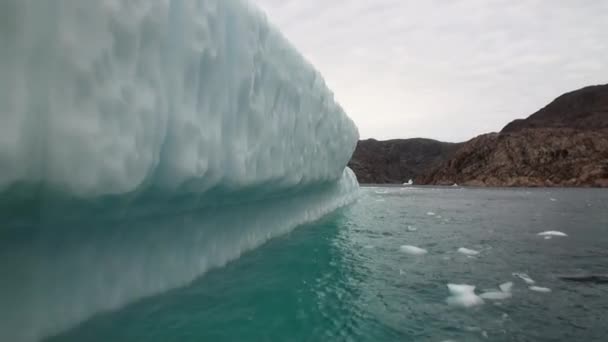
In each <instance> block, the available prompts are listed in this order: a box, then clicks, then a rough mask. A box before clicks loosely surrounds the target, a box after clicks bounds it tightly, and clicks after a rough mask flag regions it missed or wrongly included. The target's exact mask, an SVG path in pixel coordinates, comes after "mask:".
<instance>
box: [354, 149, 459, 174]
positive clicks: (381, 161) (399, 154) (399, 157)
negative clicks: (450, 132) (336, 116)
mask: <svg viewBox="0 0 608 342" xmlns="http://www.w3.org/2000/svg"><path fill="white" fill-rule="evenodd" d="M459 146H460V144H452V143H445V142H441V141H436V140H431V139H421V138H417V139H404V140H387V141H378V140H374V139H369V140H361V141H359V143H358V144H357V148H356V150H355V153H354V154H353V157H352V159H351V161H350V163H349V164H348V166H349V167H350V168H351V169H352V170H353V171H354V172H355V174H356V175H357V178H358V180H359V182H360V183H363V184H365V183H368V184H369V183H375V184H384V183H395V184H401V183H404V182H407V181H408V180H410V179H413V180H415V179H417V178H418V177H419V176H421V175H424V174H427V173H429V172H431V171H432V170H434V169H435V168H436V167H437V166H439V165H441V164H442V163H443V162H444V161H446V160H448V159H449V158H450V157H451V156H452V155H453V154H454V152H455V151H456V150H457V149H458V147H459Z"/></svg>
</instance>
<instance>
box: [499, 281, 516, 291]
mask: <svg viewBox="0 0 608 342" xmlns="http://www.w3.org/2000/svg"><path fill="white" fill-rule="evenodd" d="M498 288H500V291H502V292H511V290H512V289H513V282H511V281H508V282H506V283H503V284H500V285H499V286H498Z"/></svg>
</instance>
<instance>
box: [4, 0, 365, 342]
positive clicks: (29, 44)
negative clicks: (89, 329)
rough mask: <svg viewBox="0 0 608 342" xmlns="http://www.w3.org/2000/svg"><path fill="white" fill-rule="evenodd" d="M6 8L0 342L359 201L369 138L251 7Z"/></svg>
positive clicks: (114, 0) (152, 288)
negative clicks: (356, 166) (362, 149)
mask: <svg viewBox="0 0 608 342" xmlns="http://www.w3.org/2000/svg"><path fill="white" fill-rule="evenodd" d="M0 13H2V17H3V18H4V19H3V20H2V23H1V24H0V37H1V39H2V45H3V46H2V49H0V74H1V75H2V77H1V78H0V118H1V120H2V125H0V166H1V167H0V277H1V279H2V291H0V303H2V306H1V307H0V340H1V341H14V342H29V341H37V340H41V339H43V338H46V337H48V336H52V335H55V334H57V333H60V332H62V331H64V330H66V329H69V328H71V327H73V326H75V325H76V324H78V323H80V322H82V321H83V320H86V319H87V318H89V317H91V316H93V315H95V314H97V313H99V312H104V311H108V310H115V309H118V308H120V307H122V306H124V305H127V304H129V303H131V302H133V301H136V300H138V299H141V298H143V297H146V296H151V295H154V294H158V293H161V292H163V291H167V290H169V289H172V288H175V287H178V286H184V285H187V284H188V283H189V282H191V281H193V280H194V279H196V278H197V277H200V276H201V275H202V274H204V273H205V272H207V271H208V270H209V269H211V268H214V267H220V266H222V265H224V264H226V263H227V262H229V261H230V260H233V259H235V258H238V257H239V256H240V255H241V254H242V253H244V252H246V251H248V250H251V249H253V248H255V247H257V246H259V245H261V244H262V243H264V242H265V241H267V240H268V239H270V238H273V237H275V236H278V235H280V234H284V233H286V232H288V231H289V230H291V229H294V228H295V227H297V226H299V225H302V224H306V223H309V222H311V221H315V220H318V219H321V218H322V217H323V216H325V215H327V214H329V213H331V212H332V211H334V210H336V209H338V208H340V207H343V206H345V205H348V204H349V203H351V202H352V201H354V200H355V199H356V197H357V194H358V183H357V181H356V178H355V176H354V174H353V172H352V171H351V170H350V169H348V168H346V164H347V162H348V160H349V159H350V157H351V155H352V153H353V151H354V148H355V145H356V142H357V140H358V131H357V127H356V126H355V124H354V123H353V121H352V120H351V119H350V118H349V117H348V116H347V115H346V114H345V112H344V111H343V109H342V108H341V107H340V105H339V104H338V103H337V102H336V100H335V99H334V96H333V94H332V92H331V91H330V90H329V89H328V87H327V86H326V84H325V82H324V80H323V78H322V77H321V75H320V74H319V73H318V72H317V71H316V70H315V69H314V67H313V66H312V65H311V64H309V63H308V62H307V61H306V60H305V59H304V58H303V57H302V56H301V55H300V54H299V53H298V52H297V51H296V50H295V49H294V48H293V46H292V45H291V44H290V43H289V42H288V41H287V40H286V39H285V38H284V37H283V36H282V35H281V33H280V32H279V31H278V30H277V29H276V28H274V27H273V26H272V25H271V24H269V23H268V21H267V19H266V17H265V15H264V14H263V13H261V12H260V11H259V10H258V9H257V8H256V7H255V6H253V5H252V4H250V3H249V2H247V1H241V0H207V1H194V0H184V1H178V0H150V1H126V0H124V1H123V0H103V1H80V0H63V1H57V2H55V1H53V2H49V1H27V0H5V1H2V2H1V3H0Z"/></svg>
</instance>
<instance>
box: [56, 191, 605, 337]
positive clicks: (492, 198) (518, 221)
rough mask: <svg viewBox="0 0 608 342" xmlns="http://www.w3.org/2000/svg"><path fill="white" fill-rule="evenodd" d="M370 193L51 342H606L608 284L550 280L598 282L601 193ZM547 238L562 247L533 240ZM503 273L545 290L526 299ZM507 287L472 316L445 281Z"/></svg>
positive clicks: (522, 285) (518, 283) (526, 292)
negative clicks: (579, 277) (451, 301)
mask: <svg viewBox="0 0 608 342" xmlns="http://www.w3.org/2000/svg"><path fill="white" fill-rule="evenodd" d="M377 190H378V189H373V188H365V189H363V190H362V192H363V194H362V196H361V198H360V200H359V201H358V202H357V203H356V204H354V205H352V206H350V207H348V208H346V209H343V210H341V211H339V212H337V213H334V214H332V215H331V216H330V217H327V218H326V219H324V220H323V221H321V222H318V223H315V224H311V225H307V226H304V227H301V228H299V229H297V230H295V231H293V232H291V233H290V234H288V235H286V236H282V237H279V238H277V239H274V240H272V241H270V242H269V243H267V244H266V245H264V246H263V247H261V248H259V249H256V250H254V251H253V252H250V253H247V254H245V255H243V256H242V257H241V258H240V259H238V260H237V261H235V262H232V263H229V264H228V265H227V266H226V267H224V268H222V269H218V270H215V271H212V272H210V273H208V274H207V275H206V276H204V277H203V278H201V279H199V280H197V281H196V282H195V283H193V284H192V285H191V286H188V287H186V288H183V289H180V290H175V291H171V292H168V293H165V294H163V295H160V296H157V297H152V298H148V299H145V300H142V301H140V302H138V303H136V304H134V305H131V306H128V307H127V308H125V309H122V310H120V311H118V312H114V313H108V314H104V315H100V316H98V317H96V318H94V319H92V320H89V321H88V322H86V323H85V324H83V325H81V326H79V327H78V328H76V329H74V330H71V331H69V332H67V333H65V334H63V335H61V336H57V337H56V338H54V339H52V341H110V340H111V341H133V340H138V341H139V340H145V341H201V340H209V341H235V340H248V341H264V340H267V341H276V340H281V341H322V340H331V341H404V340H405V341H443V340H455V341H485V340H491V341H514V340H516V341H555V340H584V341H602V340H603V338H604V336H605V335H606V334H607V333H608V328H606V327H605V324H604V323H603V318H602V317H603V313H604V312H606V310H608V300H606V298H608V287H606V286H601V285H588V284H578V283H571V282H566V281H563V280H560V279H559V277H558V276H559V275H562V274H564V273H568V274H571V273H575V274H576V273H580V272H589V273H594V272H595V273H598V272H601V273H606V265H608V253H606V250H608V232H607V231H606V227H608V193H607V192H605V191H596V190H545V189H536V190H491V189H485V190H475V189H452V188H450V189H434V188H405V189H401V188H383V189H380V190H381V191H377ZM379 198H381V199H384V200H385V201H384V202H378V201H377V199H379ZM551 198H554V199H555V201H553V200H551ZM429 211H431V212H434V213H435V215H434V216H429V215H427V213H428V212H429ZM412 228H415V229H412ZM547 230H557V231H563V232H565V233H567V234H568V237H561V238H560V237H554V238H553V239H551V240H544V239H543V237H542V236H538V235H537V233H539V232H542V231H547ZM402 245H413V246H419V247H421V248H424V249H426V250H428V254H426V255H421V256H413V255H409V254H406V253H403V252H401V251H400V246H402ZM460 248H467V249H471V250H475V251H478V252H479V254H477V255H467V254H463V253H460V252H459V251H458V250H459V249H460ZM513 273H526V274H527V275H528V276H529V277H531V278H532V279H533V280H534V281H535V282H536V283H535V285H537V286H539V287H547V288H550V289H551V291H552V292H550V293H542V292H536V291H532V290H530V289H529V288H528V284H526V282H525V281H524V280H523V279H521V278H520V277H515V276H514V275H513ZM509 281H511V282H513V284H514V285H513V289H512V290H511V291H512V296H511V297H510V298H504V299H502V300H486V301H485V304H483V305H480V306H477V307H473V308H469V309H463V308H456V307H450V306H449V305H448V304H447V303H446V298H447V297H448V296H449V292H448V289H447V287H446V285H447V284H448V283H456V284H470V285H475V286H477V290H476V291H477V293H478V294H480V293H482V292H484V291H486V290H487V291H498V286H499V285H500V284H502V283H505V282H509Z"/></svg>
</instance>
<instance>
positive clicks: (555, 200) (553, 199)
mask: <svg viewBox="0 0 608 342" xmlns="http://www.w3.org/2000/svg"><path fill="white" fill-rule="evenodd" d="M549 200H550V201H551V202H557V199H555V198H553V197H552V198H549Z"/></svg>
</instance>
